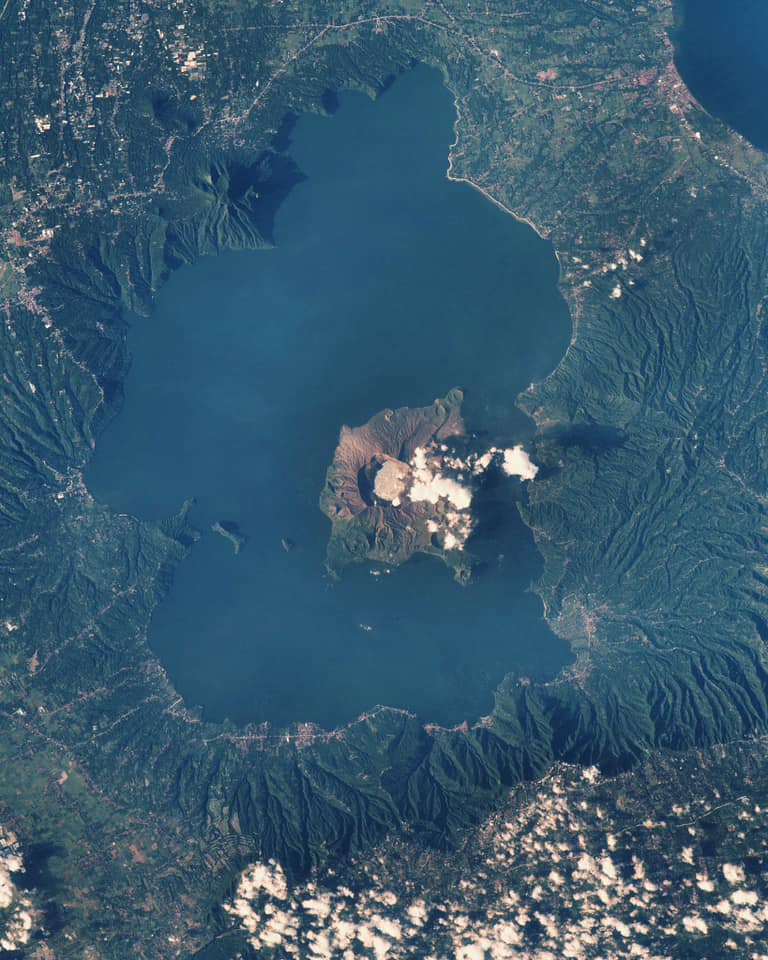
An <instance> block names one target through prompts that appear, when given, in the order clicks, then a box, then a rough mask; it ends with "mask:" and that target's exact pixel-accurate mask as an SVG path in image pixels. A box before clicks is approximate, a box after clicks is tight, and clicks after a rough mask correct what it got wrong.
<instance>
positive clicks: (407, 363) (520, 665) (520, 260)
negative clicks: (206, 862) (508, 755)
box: [87, 67, 570, 727]
mask: <svg viewBox="0 0 768 960" xmlns="http://www.w3.org/2000/svg"><path fill="white" fill-rule="evenodd" d="M453 121H454V109H453V103H452V99H451V97H450V95H449V93H448V92H447V90H446V89H445V87H444V86H443V85H442V83H441V81H440V78H439V76H438V75H437V74H436V73H435V72H433V71H430V70H428V69H426V68H421V67H419V68H416V69H414V70H413V71H411V72H409V73H408V74H407V75H406V76H404V77H402V78H401V79H399V80H397V81H396V82H395V83H394V84H393V85H392V86H391V88H390V89H389V90H387V91H386V93H384V94H383V95H381V96H380V97H379V98H378V100H376V101H375V102H374V101H371V100H370V99H368V98H366V97H364V96H363V95H361V94H357V93H349V92H347V93H342V94H341V95H340V96H339V101H338V109H337V111H336V113H335V115H334V116H333V117H331V118H328V117H320V116H304V117H301V118H299V120H298V122H297V123H296V125H295V127H294V128H293V130H292V132H291V137H290V139H291V142H290V145H289V152H290V154H291V155H292V156H293V157H294V158H295V160H296V161H297V162H298V164H299V166H300V167H301V169H302V170H303V172H304V173H305V174H306V180H305V181H304V182H302V183H301V184H299V185H298V186H297V187H296V188H295V189H294V190H293V191H292V193H291V194H290V196H289V197H288V199H287V200H286V201H285V203H284V204H283V206H282V207H281V208H280V210H279V211H278V214H277V218H276V224H275V238H276V247H275V248H274V249H270V250H265V251H253V252H242V253H232V254H226V255H222V256H219V257H215V258H208V259H204V260H201V261H200V262H198V263H196V264H195V265H193V266H189V267H185V268H182V269H181V270H179V271H178V272H177V273H176V274H174V275H173V276H172V277H171V278H170V280H169V282H168V283H167V284H166V285H165V287H164V288H163V289H162V290H161V291H160V293H159V296H158V299H157V306H156V310H155V311H154V314H153V315H152V317H151V318H149V319H138V320H136V321H134V323H133V326H132V329H131V331H130V334H129V348H130V351H131V354H132V367H131V371H130V373H129V376H128V379H127V383H126V391H125V394H126V399H125V406H124V409H123V410H122V412H121V413H120V414H119V416H118V417H117V418H116V420H115V421H114V422H113V423H112V424H111V425H110V427H109V428H108V429H107V431H106V432H105V434H104V436H103V438H102V439H101V441H100V443H99V445H98V448H97V451H96V455H95V458H94V461H93V463H92V465H91V467H90V469H89V470H88V473H87V481H88V484H89V486H90V489H91V490H92V492H93V493H94V495H96V496H97V497H99V498H100V499H102V500H103V501H105V502H107V503H109V504H110V505H111V506H112V507H113V508H115V509H117V510H120V511H126V512H130V513H132V514H134V515H137V516H140V517H143V518H146V519H157V518H161V517H164V516H167V515H169V514H171V513H172V512H174V511H176V510H177V509H178V507H179V505H180V504H181V502H182V501H183V500H184V499H185V498H186V497H190V496H194V497H195V498H196V499H197V506H196V507H195V510H194V512H193V514H192V521H193V522H194V523H195V525H196V526H197V527H198V528H199V529H200V530H201V531H203V534H204V535H203V537H202V539H201V540H200V542H199V543H198V544H197V545H195V547H194V548H193V550H192V553H191V556H190V557H189V558H188V559H187V560H186V561H185V562H184V563H183V564H181V566H180V568H179V569H178V571H177V574H176V577H175V580H174V584H173V587H172V589H171V591H170V594H169V596H168V597H167V598H166V599H165V600H164V601H163V603H162V604H161V605H160V606H159V608H158V609H157V611H156V613H155V615H154V617H153V621H152V624H151V628H150V642H151V644H152V645H153V647H154V649H155V650H156V651H157V653H158V654H159V656H160V658H161V660H162V661H163V663H164V665H165V666H166V668H167V669H168V672H169V674H170V676H171V678H172V679H173V681H174V682H175V684H176V685H177V687H178V689H179V691H180V692H181V693H182V694H183V695H184V697H185V698H186V699H187V701H188V702H189V703H192V704H200V705H202V706H203V708H204V710H205V713H206V716H208V717H210V718H212V719H220V718H223V717H229V718H230V719H232V720H234V721H236V722H246V721H262V720H269V721H271V722H273V723H275V724H286V723H288V722H291V721H315V722H317V723H320V724H322V725H324V726H327V727H330V726H334V725H337V724H341V723H344V722H347V721H349V720H351V719H353V718H354V717H356V716H357V715H358V714H360V713H361V712H363V711H364V710H366V709H367V708H370V707H372V706H373V705H375V704H378V703H385V704H389V705H393V706H400V707H406V708H409V709H412V710H415V711H416V712H417V713H418V714H419V715H420V716H421V717H422V718H423V719H424V720H430V721H435V722H441V723H457V722H461V721H463V720H465V719H468V720H472V719H474V718H476V717H478V716H480V715H482V714H485V713H487V712H489V711H490V710H491V708H492V706H493V691H494V688H495V687H496V686H497V684H498V683H499V682H500V681H501V680H502V679H503V677H504V676H505V675H506V674H507V673H509V672H513V673H515V674H517V675H525V676H529V677H532V678H537V679H544V678H547V677H551V676H553V675H555V674H556V673H557V671H558V670H559V668H560V667H561V666H562V665H563V664H564V663H566V662H567V661H568V660H569V659H570V655H569V651H568V649H567V646H566V644H565V643H564V642H563V641H561V640H559V639H558V638H557V637H555V636H554V634H552V633H551V631H550V630H549V629H548V628H547V626H546V625H545V623H544V620H543V618H542V609H541V604H540V602H539V600H538V599H537V598H536V597H535V596H534V595H533V594H532V593H530V592H529V589H528V588H529V584H530V583H531V580H532V579H534V578H536V577H537V576H538V575H539V572H540V564H541V560H540V557H539V555H538V553H537V551H536V549H535V546H534V544H533V540H532V537H531V535H530V533H529V531H528V530H527V528H525V526H524V525H523V524H522V522H521V521H520V519H519V516H518V514H517V510H516V507H515V502H514V501H515V499H516V498H519V497H521V496H524V490H523V488H522V487H521V485H520V484H519V482H518V481H516V480H514V481H513V480H506V479H504V480H503V481H502V482H499V483H498V485H497V486H496V487H495V488H494V489H492V490H490V491H488V493H487V496H486V497H485V500H484V505H483V509H482V514H481V516H480V518H479V519H480V523H479V526H478V530H477V535H476V537H475V538H474V540H473V541H472V542H471V544H470V546H471V548H472V550H473V552H475V553H477V554H478V556H479V557H480V558H481V561H482V568H481V569H480V570H479V573H478V576H477V578H476V581H475V582H474V583H472V584H471V585H470V586H468V587H466V588H462V587H461V586H459V585H458V584H456V583H455V582H454V581H453V580H452V577H451V574H450V572H449V571H448V570H447V568H446V567H444V565H443V564H442V563H440V562H439V561H437V560H435V559H432V558H425V557H417V558H414V559H413V560H411V561H410V562H409V563H407V564H406V565H404V566H402V567H401V568H399V569H397V570H393V571H391V572H389V573H387V572H385V571H384V570H381V571H380V575H379V576H374V575H372V573H371V571H372V569H373V566H372V565H370V564H362V565H360V566H356V567H350V568H348V570H347V571H346V572H345V574H344V576H343V577H342V580H341V582H338V583H334V582H331V581H330V580H329V579H328V578H327V577H326V575H325V573H324V570H323V559H324V552H325V546H326V543H327V538H328V534H329V529H330V523H329V521H328V520H327V518H326V517H325V516H324V515H323V514H322V513H321V512H320V510H319V508H318V497H319V494H320V491H321V489H322V486H323V481H324V477H325V471H326V468H327V466H328V464H329V463H330V461H331V459H332V457H333V452H334V448H335V446H336V442H337V438H338V433H339V429H340V427H341V426H342V424H344V423H347V424H350V425H357V424H360V423H363V422H365V421H366V420H367V419H368V418H369V417H370V416H372V415H373V414H374V413H376V412H378V411H379V410H382V409H383V408H385V407H398V406H404V405H405V406H417V405H424V404H428V403H431V401H432V400H433V399H434V398H435V397H437V396H442V395H444V394H445V393H446V392H447V391H448V390H449V389H450V388H451V387H453V386H457V385H458V386H461V387H463V388H464V389H465V391H466V403H465V419H466V421H467V423H468V426H469V427H470V429H473V430H477V431H478V432H483V433H484V434H485V437H484V439H485V440H487V441H488V442H489V443H490V442H497V443H511V442H516V441H520V440H523V441H525V440H526V439H527V438H528V437H529V436H530V433H531V424H530V423H529V422H528V421H527V420H526V419H525V418H524V417H523V416H522V414H520V413H519V412H518V411H517V410H516V408H515V406H514V399H515V395H516V394H517V393H518V391H520V390H521V389H523V388H525V387H526V386H527V385H528V383H530V382H531V381H532V380H535V379H538V378H541V377H542V376H544V375H546V374H547V373H548V372H549V371H550V370H551V369H552V368H553V367H554V366H555V365H556V364H557V362H558V361H559V359H560V357H561V356H562V354H563V352H564V350H565V348H566V346H567V343H568V338H569V335H570V322H569V317H568V313H567V309H566V307H565V304H564V303H563V301H562V299H561V298H560V296H559V293H558V291H557V278H558V267H557V263H556V260H555V257H554V253H553V251H552V248H551V246H550V245H549V244H548V243H546V242H544V241H543V240H541V239H540V238H539V237H537V236H536V234H535V233H534V232H533V231H532V230H531V229H530V228H529V227H527V226H525V225H524V224H521V223H518V222H516V221H515V220H514V219H513V218H511V217H509V216H507V215H505V214H503V213H502V212H501V211H500V210H499V209H498V208H496V207H495V206H494V205H493V204H492V203H490V202H489V201H488V200H487V199H486V198H484V197H483V196H482V195H481V194H480V193H478V192H477V191H475V190H473V189H472V188H471V187H469V186H468V185H466V184H456V183H451V182H449V181H448V180H447V178H446V176H445V171H446V165H447V154H448V147H449V144H450V142H451V141H452V139H453ZM215 520H226V521H231V522H235V523H237V524H238V525H239V527H240V529H241V531H242V532H243V534H245V535H246V536H247V537H248V543H247V545H246V546H245V548H244V549H243V550H242V552H241V553H240V554H239V555H235V553H234V551H233V548H232V545H231V544H230V543H229V542H227V541H226V540H224V539H223V538H222V537H220V536H218V535H216V534H214V533H210V532H209V526H210V524H211V523H212V522H213V521H215ZM283 538H287V539H289V540H291V541H292V542H293V543H294V544H295V547H294V549H292V550H291V551H290V552H286V551H285V550H284V549H283V547H282V545H281V540H282V539H283ZM368 628H371V629H368Z"/></svg>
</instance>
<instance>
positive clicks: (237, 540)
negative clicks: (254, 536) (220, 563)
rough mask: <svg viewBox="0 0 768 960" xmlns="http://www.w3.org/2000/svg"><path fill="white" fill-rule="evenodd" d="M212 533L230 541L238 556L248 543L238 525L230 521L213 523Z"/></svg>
mask: <svg viewBox="0 0 768 960" xmlns="http://www.w3.org/2000/svg"><path fill="white" fill-rule="evenodd" d="M211 532H212V533H218V534H219V536H221V537H224V539H225V540H229V542H230V543H231V544H232V546H233V547H234V550H235V553H236V554H237V553H240V551H241V550H242V549H243V547H244V546H245V545H246V543H247V542H248V537H246V536H244V535H243V534H242V533H240V528H239V527H238V525H237V524H236V523H233V522H232V521H230V520H217V521H216V522H215V523H212V524H211Z"/></svg>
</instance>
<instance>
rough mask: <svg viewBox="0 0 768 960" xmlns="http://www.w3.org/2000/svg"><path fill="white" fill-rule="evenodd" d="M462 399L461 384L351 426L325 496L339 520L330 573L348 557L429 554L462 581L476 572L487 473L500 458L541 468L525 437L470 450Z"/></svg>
mask: <svg viewBox="0 0 768 960" xmlns="http://www.w3.org/2000/svg"><path fill="white" fill-rule="evenodd" d="M463 400H464V394H463V392H462V391H461V390H460V389H459V388H458V387H455V388H454V389H453V390H451V391H450V392H449V393H448V394H447V396H445V397H443V398H442V399H437V400H435V402H434V403H433V404H432V405H431V406H428V407H401V408H399V409H398V410H383V411H381V412H380V413H377V414H375V416H373V417H371V419H370V420H369V421H368V422H367V423H365V424H363V425H362V426H360V427H348V426H344V427H342V429H341V433H340V435H339V443H338V446H337V447H336V452H335V454H334V457H333V461H332V463H331V465H330V467H329V468H328V472H327V474H326V480H325V487H324V489H323V492H322V494H321V496H320V508H321V509H322V511H323V513H325V514H326V516H327V517H329V518H330V520H331V536H330V540H329V542H328V549H327V553H326V568H327V570H328V572H329V574H330V575H331V576H333V577H335V578H337V577H338V576H339V574H340V571H341V570H342V569H343V568H344V567H345V566H347V564H349V563H355V562H359V561H363V560H368V561H376V562H380V563H386V564H389V565H391V566H398V565H400V564H401V563H404V562H405V561H406V560H408V559H409V558H410V557H412V556H413V555H414V554H415V553H424V554H428V555H430V556H435V557H439V558H440V559H442V560H443V561H444V562H445V563H446V565H447V566H448V567H450V568H451V569H452V570H453V572H454V577H455V579H456V580H457V581H458V582H459V583H463V584H465V583H467V582H468V581H469V580H470V578H471V575H472V558H471V556H470V554H469V553H468V552H466V551H465V546H466V543H467V540H468V539H469V537H470V535H471V534H472V527H473V516H472V501H473V496H474V493H475V491H476V488H477V484H478V482H479V480H480V478H481V477H482V475H483V474H484V473H485V471H486V470H487V469H488V468H489V467H491V465H492V464H497V465H500V467H501V469H502V470H503V471H504V472H505V473H506V474H508V475H509V476H518V477H520V478H521V479H523V480H532V479H533V478H534V477H535V476H536V473H537V471H538V467H536V466H535V465H534V464H533V463H531V461H530V458H529V457H528V454H527V453H526V452H525V450H523V448H522V446H520V445H518V446H515V447H513V448H510V449H499V448H497V447H491V448H490V449H489V450H487V451H485V452H484V453H482V454H481V453H477V452H466V451H467V449H468V446H469V438H468V437H467V434H466V430H465V426H464V421H463V419H462V415H461V405H462V402H463Z"/></svg>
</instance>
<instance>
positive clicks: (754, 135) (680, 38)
mask: <svg viewBox="0 0 768 960" xmlns="http://www.w3.org/2000/svg"><path fill="white" fill-rule="evenodd" d="M677 12H678V16H679V18H680V20H681V26H680V29H679V30H678V31H677V33H676V36H675V51H676V62H677V67H678V69H679V71H680V73H681V75H682V77H683V79H684V80H685V82H686V84H687V85H688V86H689V87H690V89H691V91H692V92H693V94H694V95H695V96H696V98H697V99H698V100H699V102H700V103H701V104H703V106H704V107H706V109H707V110H709V111H710V112H711V113H713V114H715V115H716V116H718V117H720V119H721V120H724V121H725V122H726V123H728V124H729V125H730V126H732V127H733V128H734V129H735V130H738V132H739V133H741V134H742V135H743V136H745V137H746V138H747V139H748V140H750V141H751V142H752V143H753V144H754V145H755V146H756V147H759V148H760V149H761V150H768V97H766V90H768V3H766V0H678V2H677Z"/></svg>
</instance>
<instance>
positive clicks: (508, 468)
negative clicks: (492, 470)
mask: <svg viewBox="0 0 768 960" xmlns="http://www.w3.org/2000/svg"><path fill="white" fill-rule="evenodd" d="M502 469H503V471H504V473H506V475H507V476H508V477H520V479H521V480H533V479H534V477H535V476H536V474H537V473H538V472H539V468H538V467H537V466H536V464H535V463H533V461H532V460H531V458H530V457H529V456H528V454H527V453H526V452H525V450H524V449H523V445H522V444H521V443H518V444H517V445H516V446H514V447H512V448H511V449H507V450H505V451H504V462H503V463H502Z"/></svg>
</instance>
